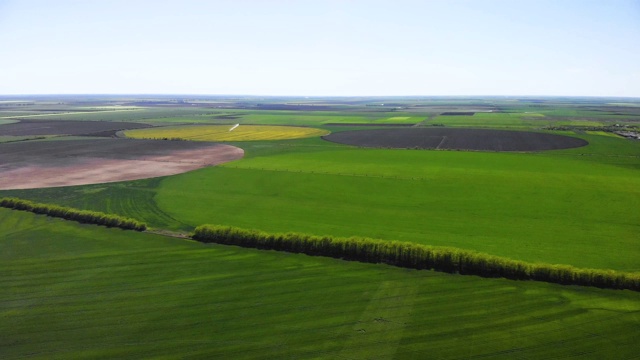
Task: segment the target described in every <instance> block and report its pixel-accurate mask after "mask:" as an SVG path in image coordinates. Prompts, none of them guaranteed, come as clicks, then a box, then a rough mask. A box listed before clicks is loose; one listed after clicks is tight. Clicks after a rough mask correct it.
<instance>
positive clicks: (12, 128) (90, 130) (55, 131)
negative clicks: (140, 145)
mask: <svg viewBox="0 0 640 360" xmlns="http://www.w3.org/2000/svg"><path fill="white" fill-rule="evenodd" d="M148 127H151V125H147V124H139V123H133V122H115V121H114V122H111V121H73V120H42V121H39V120H21V121H20V122H17V123H13V124H5V125H1V126H0V135H2V136H6V135H9V136H28V135H92V134H96V133H102V134H111V132H113V134H115V132H116V131H118V130H129V129H142V128H148Z"/></svg>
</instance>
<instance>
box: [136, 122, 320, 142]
mask: <svg viewBox="0 0 640 360" xmlns="http://www.w3.org/2000/svg"><path fill="white" fill-rule="evenodd" d="M327 134H329V131H327V130H322V129H316V128H310V127H301V126H273V125H264V126H263V125H242V124H240V125H239V126H238V125H184V126H163V127H156V128H148V129H137V130H127V131H125V132H124V135H125V136H126V137H128V138H134V139H164V140H169V139H181V140H194V141H256V140H289V139H302V138H308V137H316V136H323V135H327Z"/></svg>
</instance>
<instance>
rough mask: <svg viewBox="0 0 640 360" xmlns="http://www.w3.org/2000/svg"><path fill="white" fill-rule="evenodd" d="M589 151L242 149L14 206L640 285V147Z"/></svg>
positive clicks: (605, 141)
mask: <svg viewBox="0 0 640 360" xmlns="http://www.w3.org/2000/svg"><path fill="white" fill-rule="evenodd" d="M584 137H585V138H587V139H589V141H590V142H591V145H589V146H588V147H585V148H580V149H571V150H562V151H554V152H545V153H540V154H538V153H532V154H523V153H487V152H462V151H415V150H376V149H356V148H351V147H347V146H340V145H335V144H331V143H327V142H324V141H322V140H320V139H303V140H296V141H293V142H255V143H246V145H240V146H243V147H244V148H245V151H246V158H245V159H243V160H241V161H237V162H234V163H231V164H228V165H225V166H222V167H216V168H208V169H202V170H199V171H195V172H191V173H186V174H182V175H177V176H173V177H169V178H166V179H153V180H143V181H139V182H130V183H122V184H111V185H107V184H105V185H100V186H98V185H93V186H86V187H79V188H60V189H43V190H31V191H13V192H3V195H5V196H22V197H26V198H30V199H33V200H36V201H42V202H52V201H53V202H57V203H61V204H62V205H66V206H72V207H78V208H89V209H92V210H98V211H105V212H115V213H118V214H120V215H124V216H130V217H133V218H138V219H140V220H143V221H145V222H147V223H148V224H149V225H150V226H152V227H160V228H163V227H164V228H170V229H173V230H184V231H188V230H190V229H192V228H193V227H195V226H197V225H201V224H205V223H214V224H222V225H233V226H238V227H242V228H254V229H260V230H264V231H270V232H286V231H296V232H301V233H309V234H316V235H325V234H327V235H334V236H358V235H360V236H367V237H372V238H381V239H389V240H402V241H412V242H419V243H424V244H428V245H443V246H454V247H459V248H464V249H472V250H478V251H482V252H486V253H490V254H494V255H499V256H504V257H509V258H514V259H520V260H526V261H530V262H537V261H539V262H548V263H560V264H570V265H574V266H578V267H591V268H611V269H616V270H625V271H640V268H639V267H638V261H637V259H638V258H640V248H639V247H638V246H637V236H636V234H637V231H638V224H640V218H639V216H638V214H637V211H636V209H637V204H638V202H639V201H640V192H639V190H638V189H640V186H639V185H640V183H639V180H638V179H639V177H638V176H637V174H638V173H637V171H638V155H639V153H638V149H639V148H638V144H636V143H633V142H629V141H627V140H625V139H616V138H613V137H605V136H599V135H590V136H589V135H584ZM610 152H611V153H610ZM613 153H617V154H618V155H617V156H612V154H613ZM584 154H587V155H584ZM505 219H508V221H505ZM603 254H612V255H611V256H603Z"/></svg>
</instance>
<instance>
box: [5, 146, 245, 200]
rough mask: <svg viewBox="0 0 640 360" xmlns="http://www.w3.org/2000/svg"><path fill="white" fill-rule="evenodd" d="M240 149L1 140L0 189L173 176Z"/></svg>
mask: <svg viewBox="0 0 640 360" xmlns="http://www.w3.org/2000/svg"><path fill="white" fill-rule="evenodd" d="M243 155H244V152H243V151H242V149H239V148H236V147H234V146H230V145H223V144H203V143H195V142H186V141H160V140H134V139H110V138H109V139H107V138H96V139H91V140H57V141H28V142H27V141H16V142H11V143H5V144H2V143H0V189H30V188H40V187H53V186H68V185H82V184H95V183H105V182H114V181H123V180H135V179H145V178H149V177H156V176H166V175H173V174H177V173H180V172H185V171H190V170H194V169H197V168H201V167H204V166H211V165H216V164H220V163H223V162H227V161H232V160H237V159H239V158H242V156H243Z"/></svg>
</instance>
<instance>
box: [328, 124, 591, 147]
mask: <svg viewBox="0 0 640 360" xmlns="http://www.w3.org/2000/svg"><path fill="white" fill-rule="evenodd" d="M323 139H325V140H327V141H331V142H336V143H340V144H346V145H355V146H361V147H373V148H394V149H411V148H413V149H441V150H481V151H539V150H558V149H570V148H576V147H581V146H586V145H588V144H589V143H588V142H587V141H586V140H583V139H579V138H575V137H571V136H564V135H556V134H548V133H536V132H527V131H509V130H489V129H459V128H407V129H376V130H356V131H344V132H337V133H332V134H330V135H327V136H323Z"/></svg>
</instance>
